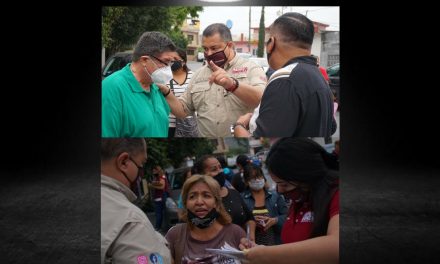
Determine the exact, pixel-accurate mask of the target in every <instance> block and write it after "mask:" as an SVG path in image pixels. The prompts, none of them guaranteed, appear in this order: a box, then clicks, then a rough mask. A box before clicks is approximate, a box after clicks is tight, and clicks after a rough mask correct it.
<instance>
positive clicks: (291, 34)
mask: <svg viewBox="0 0 440 264" xmlns="http://www.w3.org/2000/svg"><path fill="white" fill-rule="evenodd" d="M270 29H271V31H273V32H279V34H277V35H278V37H279V38H280V40H281V41H283V42H285V43H293V44H295V46H297V47H300V48H304V49H311V47H312V44H313V36H314V34H315V27H314V26H313V22H312V21H311V20H310V19H308V18H307V17H306V16H304V15H303V14H300V13H296V12H289V13H285V14H284V15H282V16H280V17H278V18H277V19H276V20H275V21H274V22H273V24H272V26H271V27H270Z"/></svg>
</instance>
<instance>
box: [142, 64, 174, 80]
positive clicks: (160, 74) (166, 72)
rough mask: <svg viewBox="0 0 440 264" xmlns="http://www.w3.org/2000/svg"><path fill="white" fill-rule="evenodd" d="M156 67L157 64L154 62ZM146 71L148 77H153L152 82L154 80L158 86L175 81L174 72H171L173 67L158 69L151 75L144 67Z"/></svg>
mask: <svg viewBox="0 0 440 264" xmlns="http://www.w3.org/2000/svg"><path fill="white" fill-rule="evenodd" d="M153 63H154V65H156V67H157V64H156V63H155V62H154V61H153ZM144 69H145V71H146V72H147V73H148V75H149V76H150V77H151V80H153V82H154V83H157V84H167V83H169V82H170V81H171V79H173V72H172V71H171V66H165V67H162V68H159V67H158V68H157V69H156V70H155V71H154V72H153V73H152V74H151V75H150V73H149V72H148V71H147V68H146V67H145V66H144Z"/></svg>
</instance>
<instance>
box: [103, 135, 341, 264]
mask: <svg viewBox="0 0 440 264" xmlns="http://www.w3.org/2000/svg"><path fill="white" fill-rule="evenodd" d="M334 155H335V153H328V152H327V151H326V150H325V149H324V148H323V147H322V146H321V145H320V144H318V143H317V142H316V141H314V140H313V139H310V138H281V139H278V140H276V141H275V142H274V143H273V144H272V146H271V147H270V150H269V152H268V154H267V157H266V161H265V163H264V165H262V164H256V163H255V162H252V160H251V159H249V158H248V159H247V160H245V161H244V166H243V168H242V169H240V171H239V172H238V173H237V174H236V177H240V178H241V177H243V182H244V188H243V190H242V191H241V192H239V191H238V190H236V189H235V188H234V187H233V186H231V187H226V186H225V182H226V178H225V175H224V173H223V168H222V167H221V165H220V162H219V161H218V160H217V158H216V157H215V156H213V155H202V156H201V157H199V158H198V160H197V161H196V162H195V163H194V166H193V167H192V168H191V169H188V170H187V171H186V172H185V182H184V184H183V187H182V193H181V198H180V202H179V204H180V205H179V208H180V209H179V219H180V223H178V224H176V225H175V226H173V227H171V228H170V229H169V230H168V231H167V233H166V235H165V237H163V236H162V235H161V233H159V232H158V229H159V226H158V224H159V225H160V221H161V220H158V218H159V214H161V212H160V210H163V199H164V198H163V190H164V186H165V185H166V184H165V181H164V179H163V177H164V176H163V175H164V173H163V170H162V168H161V167H160V166H153V169H152V174H153V175H154V182H153V183H151V186H150V187H151V188H152V189H154V194H153V197H154V203H155V206H157V207H158V209H156V214H157V215H156V225H155V226H153V225H152V223H151V222H150V221H149V219H148V218H147V216H146V214H145V213H144V212H143V211H142V210H141V209H140V208H138V207H137V206H136V205H134V204H133V203H132V201H134V200H135V199H136V196H135V194H134V193H133V191H132V190H133V188H134V183H135V182H136V181H137V179H138V178H139V177H141V175H143V174H144V167H145V163H146V161H147V146H146V141H145V140H144V139H142V138H111V139H105V138H103V139H102V144H101V219H102V220H101V221H102V222H101V236H102V239H101V260H102V263H136V261H139V259H150V258H152V255H154V257H155V258H156V259H160V261H161V263H194V264H195V263H240V262H238V260H237V259H234V258H233V257H231V256H223V255H221V254H215V253H211V252H208V251H206V250H205V249H206V248H217V249H218V248H222V247H232V248H235V249H237V250H238V249H239V250H242V251H243V252H244V257H245V260H242V261H243V263H246V262H248V263H271V262H276V263H315V262H318V263H321V262H323V263H337V262H338V259H339V187H338V186H339V177H338V167H339V161H338V159H335V158H334ZM261 166H266V168H267V170H268V173H269V176H265V175H264V173H263V171H262V167H261ZM241 173H242V176H241ZM234 177H235V176H234ZM266 177H270V178H271V179H272V180H273V181H274V182H275V183H276V189H275V190H272V189H271V188H268V187H269V186H268V185H267V178H266Z"/></svg>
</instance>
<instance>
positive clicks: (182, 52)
mask: <svg viewBox="0 0 440 264" xmlns="http://www.w3.org/2000/svg"><path fill="white" fill-rule="evenodd" d="M176 52H177V54H179V57H181V58H182V60H183V61H184V62H185V65H183V69H184V70H185V71H186V72H188V71H189V68H188V66H187V65H186V62H187V61H188V58H187V56H186V50H184V49H181V48H177V49H176Z"/></svg>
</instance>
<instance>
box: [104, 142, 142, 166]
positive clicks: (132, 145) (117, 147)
mask: <svg viewBox="0 0 440 264" xmlns="http://www.w3.org/2000/svg"><path fill="white" fill-rule="evenodd" d="M144 144H145V145H146V143H145V139H143V138H102V139H101V161H105V160H109V159H111V158H114V157H117V156H118V155H119V154H121V153H123V152H127V153H129V154H132V155H137V154H139V153H140V152H143V151H145V149H144Z"/></svg>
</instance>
